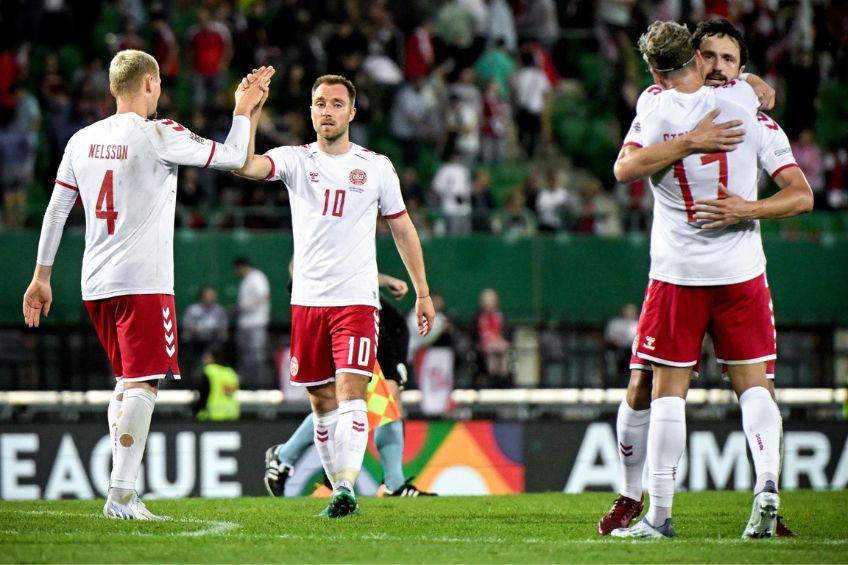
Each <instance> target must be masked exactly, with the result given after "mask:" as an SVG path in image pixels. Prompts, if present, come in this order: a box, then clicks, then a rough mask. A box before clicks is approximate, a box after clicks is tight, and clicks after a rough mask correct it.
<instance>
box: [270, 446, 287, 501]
mask: <svg viewBox="0 0 848 565" xmlns="http://www.w3.org/2000/svg"><path fill="white" fill-rule="evenodd" d="M281 447H282V444H279V445H272V446H271V447H269V448H268V450H267V451H265V477H264V481H265V490H267V491H268V494H270V495H271V496H285V489H286V481H287V480H288V478H289V477H290V476H292V474H294V467H292V466H291V465H288V464H286V463H280V460H279V459H277V456H278V454H279V453H280V448H281Z"/></svg>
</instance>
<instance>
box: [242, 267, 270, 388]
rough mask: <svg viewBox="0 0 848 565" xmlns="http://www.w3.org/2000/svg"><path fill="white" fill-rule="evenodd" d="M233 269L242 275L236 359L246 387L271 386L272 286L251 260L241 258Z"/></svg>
mask: <svg viewBox="0 0 848 565" xmlns="http://www.w3.org/2000/svg"><path fill="white" fill-rule="evenodd" d="M233 268H234V269H235V271H236V274H237V275H238V276H239V278H241V283H240V284H239V289H238V303H237V308H238V310H237V311H238V317H237V319H236V355H237V357H236V359H237V367H238V373H239V375H241V378H242V379H243V383H244V388H247V389H261V388H268V387H270V386H271V384H272V383H271V379H269V378H268V368H267V357H268V354H267V344H268V323H269V322H270V321H271V287H270V285H269V283H268V277H266V276H265V273H263V272H262V271H260V270H259V269H257V268H255V267H254V266H253V265H252V264H251V262H250V260H249V259H247V258H246V257H239V258H237V259H236V260H235V261H233Z"/></svg>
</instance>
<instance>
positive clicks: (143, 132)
mask: <svg viewBox="0 0 848 565" xmlns="http://www.w3.org/2000/svg"><path fill="white" fill-rule="evenodd" d="M164 127H173V128H181V127H182V126H180V125H179V124H176V123H175V122H170V121H162V122H156V121H150V120H145V119H144V118H142V117H140V116H139V115H137V114H134V113H122V114H115V115H113V116H110V117H108V118H106V119H103V120H100V121H98V122H96V123H94V124H92V125H90V126H88V127H86V128H84V129H82V130H80V131H79V132H77V133H76V134H75V135H74V136H73V137H72V138H71V141H70V142H69V143H68V147H67V149H66V152H65V158H64V159H63V161H62V165H61V166H60V167H59V173H58V175H57V182H59V183H60V184H64V185H66V186H67V185H68V184H70V185H72V186H74V187H76V188H77V189H78V190H79V193H80V198H81V200H82V204H83V207H84V208H85V222H86V235H85V242H86V249H85V255H84V257H83V268H82V291H83V298H84V299H86V300H93V299H100V298H107V297H110V296H117V295H121V294H154V293H155V294H159V293H164V294H172V293H173V285H174V283H173V250H172V242H173V232H174V210H175V206H176V184H177V182H176V172H177V166H176V165H174V164H171V163H168V162H165V161H164V160H162V159H161V158H160V157H159V154H158V153H157V150H156V147H155V146H154V144H155V143H156V139H157V135H158V136H159V137H160V138H161V137H162V136H161V135H159V132H160V131H161V129H162V128H164ZM160 141H161V140H160Z"/></svg>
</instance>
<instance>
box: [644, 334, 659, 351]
mask: <svg viewBox="0 0 848 565" xmlns="http://www.w3.org/2000/svg"><path fill="white" fill-rule="evenodd" d="M655 341H657V338H655V337H654V336H650V335H649V336H645V343H643V344H642V347H644V348H645V349H650V350H651V351H653V350H654V342H655Z"/></svg>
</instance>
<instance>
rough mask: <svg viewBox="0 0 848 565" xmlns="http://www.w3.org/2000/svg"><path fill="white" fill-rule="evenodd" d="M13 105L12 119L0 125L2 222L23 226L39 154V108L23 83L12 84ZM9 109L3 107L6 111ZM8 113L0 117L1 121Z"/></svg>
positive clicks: (6, 225) (6, 224) (16, 226)
mask: <svg viewBox="0 0 848 565" xmlns="http://www.w3.org/2000/svg"><path fill="white" fill-rule="evenodd" d="M12 94H13V95H14V100H15V106H14V109H13V110H11V112H12V114H11V118H12V121H11V122H10V123H9V124H7V125H5V124H4V125H0V154H2V159H0V192H2V194H3V225H4V226H5V227H7V228H20V227H24V224H25V223H26V214H27V191H28V189H29V187H30V185H31V184H32V183H33V180H34V178H35V177H34V174H35V160H36V156H37V153H38V131H39V129H41V109H40V107H39V105H38V99H37V98H36V97H35V96H34V95H33V94H32V93H31V92H29V90H28V89H27V87H26V85H25V84H24V83H23V82H18V83H17V84H15V85H14V86H13V87H12ZM9 111H10V110H8V109H6V110H3V113H7V112H9ZM7 117H8V114H7V115H6V116H4V117H3V120H4V121H5V119H6V118H7Z"/></svg>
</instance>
